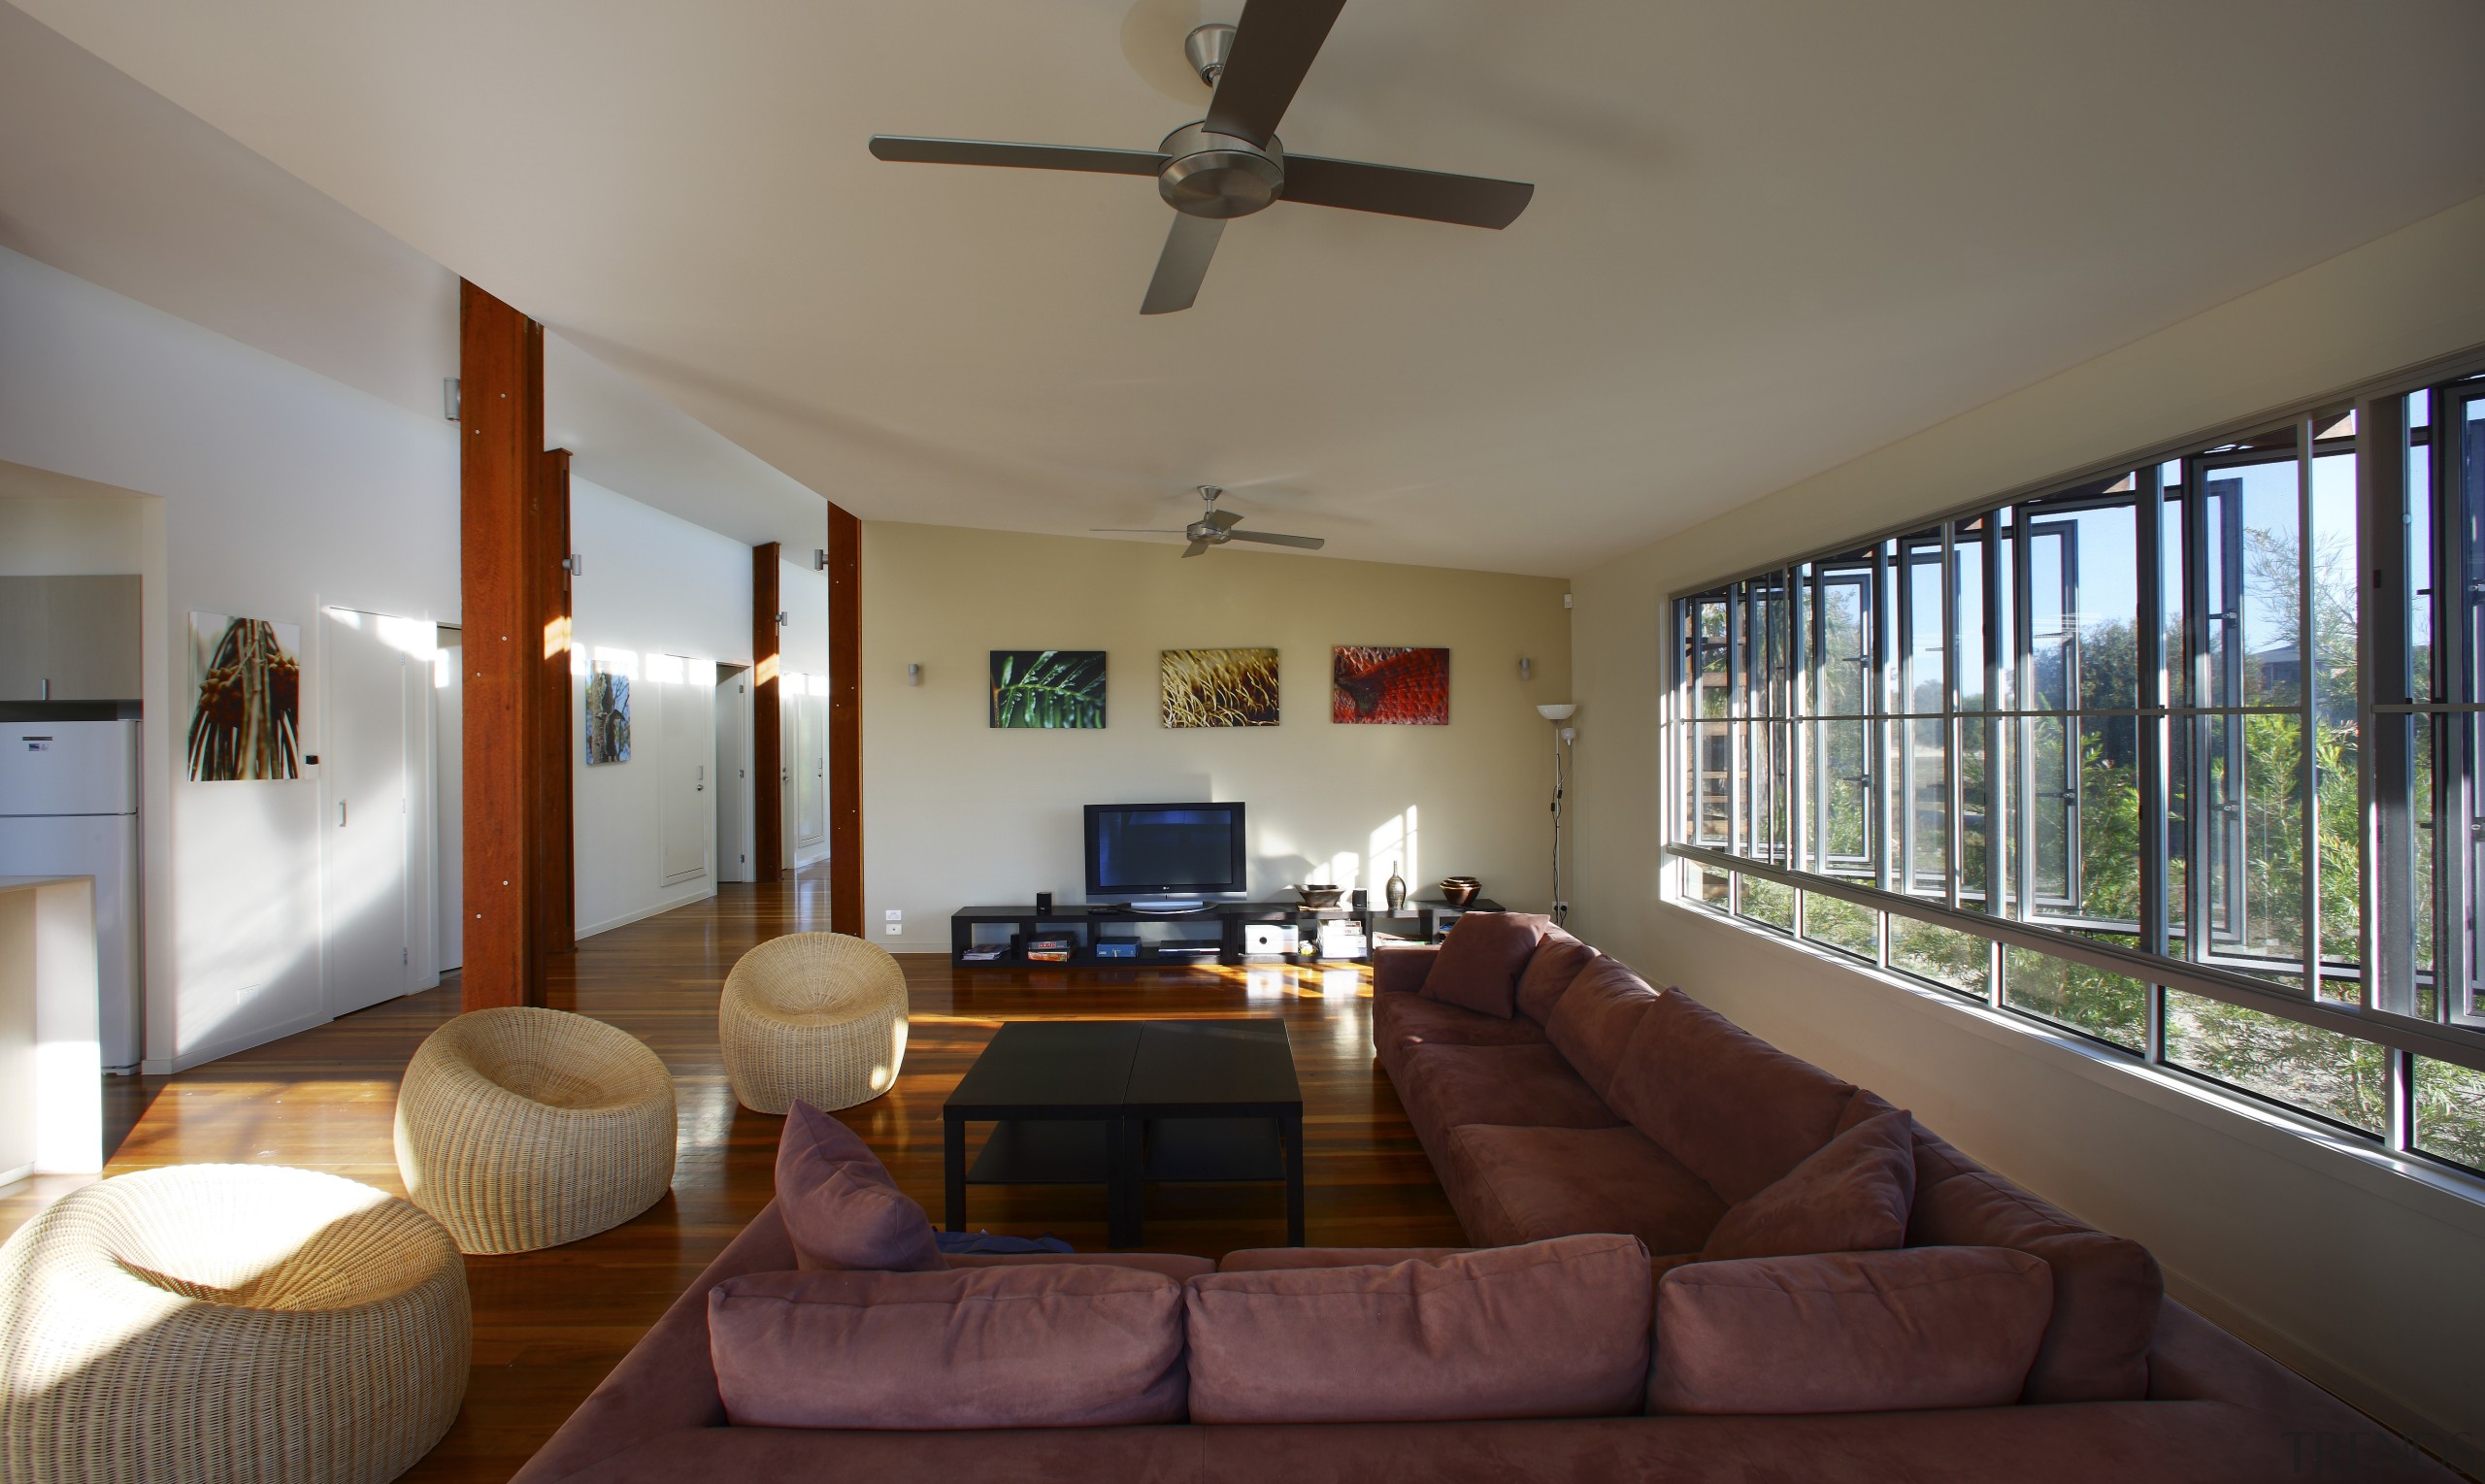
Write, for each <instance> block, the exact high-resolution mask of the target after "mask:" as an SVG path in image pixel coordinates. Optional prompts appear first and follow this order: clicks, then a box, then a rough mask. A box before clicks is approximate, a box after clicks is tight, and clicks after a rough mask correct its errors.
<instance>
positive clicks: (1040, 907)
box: [1036, 891, 1052, 912]
mask: <svg viewBox="0 0 2485 1484" xmlns="http://www.w3.org/2000/svg"><path fill="white" fill-rule="evenodd" d="M1036 910H1037V911H1039V912H1049V911H1051V910H1052V893H1050V892H1048V891H1040V892H1038V893H1036Z"/></svg>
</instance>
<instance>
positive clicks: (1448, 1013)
mask: <svg viewBox="0 0 2485 1484" xmlns="http://www.w3.org/2000/svg"><path fill="white" fill-rule="evenodd" d="M1372 1041H1373V1045H1374V1046H1375V1048H1376V1049H1377V1050H1378V1051H1379V1053H1380V1062H1381V1065H1382V1066H1384V1067H1386V1068H1388V1069H1389V1074H1390V1075H1391V1076H1393V1077H1394V1076H1396V1075H1397V1074H1398V1057H1399V1055H1400V1053H1402V1052H1404V1051H1406V1050H1407V1049H1408V1048H1409V1047H1412V1046H1426V1045H1435V1044H1442V1045H1452V1046H1541V1045H1543V1044H1544V1043H1545V1042H1544V1032H1543V1029H1542V1028H1541V1027H1540V1026H1538V1025H1537V1024H1536V1023H1535V1022H1533V1021H1528V1020H1518V1019H1510V1020H1503V1019H1500V1018H1498V1017H1496V1016H1492V1015H1479V1014H1477V1013H1475V1012H1474V1010H1462V1009H1460V1008H1459V1007H1458V1006H1455V1005H1443V1004H1441V1002H1440V1001H1439V1000H1427V999H1425V998H1424V997H1422V996H1421V995H1375V996H1373V999H1372Z"/></svg>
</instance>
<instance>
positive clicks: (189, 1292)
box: [0, 1165, 472, 1484]
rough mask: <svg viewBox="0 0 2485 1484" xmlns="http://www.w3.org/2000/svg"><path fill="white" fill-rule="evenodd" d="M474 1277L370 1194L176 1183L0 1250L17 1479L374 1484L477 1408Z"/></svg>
mask: <svg viewBox="0 0 2485 1484" xmlns="http://www.w3.org/2000/svg"><path fill="white" fill-rule="evenodd" d="M471 1326H472V1319H471V1317H470V1313H469V1310H468V1308H467V1299H466V1265H465V1263H464V1261H463V1260H462V1259H460V1258H459V1257H458V1255H457V1246H456V1244H455V1243H454V1242H452V1241H450V1240H449V1237H448V1234H447V1232H444V1231H442V1230H441V1227H440V1223H439V1222H436V1221H434V1220H432V1219H431V1218H430V1217H429V1216H426V1215H424V1214H423V1213H422V1212H421V1211H418V1210H416V1209H414V1207H413V1206H411V1205H409V1204H406V1203H405V1202H403V1201H400V1200H398V1199H397V1198H396V1197H394V1196H391V1195H388V1194H386V1193H385V1192H382V1191H377V1190H374V1189H372V1188H371V1187H370V1186H368V1185H360V1184H356V1183H355V1182H354V1181H351V1180H346V1179H340V1178H338V1177H337V1176H335V1175H331V1174H320V1173H318V1172H316V1171H309V1170H286V1169H283V1168H282V1167H280V1166H274V1165H180V1166H175V1167H173V1168H171V1169H166V1170H148V1171H139V1172H137V1173H134V1174H125V1175H121V1176H118V1177H117V1178H115V1179H110V1180H105V1181H102V1182H101V1183H99V1184H95V1185H89V1186H86V1187H84V1188H83V1189H81V1190H76V1191H72V1192H71V1193H69V1194H68V1195H66V1196H63V1197H62V1198H60V1200H58V1201H57V1202H55V1203H53V1204H51V1205H50V1207H48V1208H47V1209H45V1210H44V1211H43V1212H42V1213H41V1214H39V1215H37V1216H36V1217H35V1218H34V1220H32V1221H30V1222H28V1223H27V1224H26V1225H25V1226H23V1227H21V1228H19V1229H18V1230H17V1234H16V1235H15V1236H13V1237H10V1238H9V1241H8V1244H7V1245H6V1246H5V1247H0V1478H7V1479H11V1480H18V1481H30V1484H35V1481H39V1484H52V1481H64V1484H65V1481H81V1484H83V1481H93V1484H105V1481H113V1484H120V1481H124V1480H141V1479H143V1480H146V1481H148V1484H187V1481H193V1480H195V1481H200V1484H208V1481H215V1484H225V1481H229V1480H242V1479H247V1480H249V1481H251V1484H293V1481H299V1484H378V1481H380V1480H383V1479H393V1478H395V1477H396V1476H397V1475H398V1474H400V1473H403V1472H405V1471H406V1469H407V1468H410V1467H411V1466H412V1465H413V1464H414V1461H415V1460H416V1459H419V1458H421V1457H422V1456H423V1455H424V1454H425V1453H427V1452H429V1451H431V1446H432V1444H434V1443H436V1442H438V1441H439V1440H440V1435H442V1434H443V1433H446V1432H447V1431H448V1425H449V1423H450V1422H451V1421H453V1420H454V1419H455V1418H456V1416H457V1406H458V1403H459V1402H461V1401H462V1400H464V1398H465V1395H466V1374H467V1364H468V1360H467V1354H468V1341H469V1336H470V1335H471V1333H472V1331H471Z"/></svg>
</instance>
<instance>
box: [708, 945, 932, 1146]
mask: <svg viewBox="0 0 2485 1484" xmlns="http://www.w3.org/2000/svg"><path fill="white" fill-rule="evenodd" d="M716 1039H717V1041H718V1043H719V1044H721V1045H722V1047H723V1048H724V1053H725V1074H726V1075H727V1076H729V1077H731V1078H732V1079H733V1084H734V1096H735V1097H737V1098H739V1099H741V1100H742V1104H743V1106H745V1107H747V1108H752V1109H755V1110H756V1111H759V1112H762V1113H781V1112H783V1111H785V1109H786V1108H788V1107H790V1106H792V1105H793V1102H794V1100H795V1099H797V1098H800V1099H801V1100H803V1101H804V1102H805V1103H808V1104H810V1105H812V1106H813V1107H816V1108H839V1107H852V1106H853V1105H855V1104H857V1103H868V1102H870V1101H871V1100H872V1099H874V1098H877V1097H878V1096H879V1095H880V1094H882V1093H884V1092H887V1091H888V1090H889V1089H890V1088H892V1087H895V1086H896V1085H897V1071H898V1068H899V1066H900V1065H901V1064H903V1063H904V1062H905V1061H906V976H905V974H904V973H901V972H900V971H899V969H898V967H897V960H895V959H893V958H891V957H889V956H888V954H887V953H885V952H883V951H881V950H880V949H879V948H878V947H875V946H874V945H872V944H870V943H867V942H865V941H864V940H861V939H859V938H856V937H854V936H852V935H851V934H846V933H793V934H788V935H787V936H785V937H783V938H772V939H770V940H768V941H766V942H764V943H761V944H760V945H759V946H758V947H756V948H753V949H751V950H750V951H749V952H748V953H746V954H744V955H743V956H742V961H741V962H740V963H737V964H735V965H734V972H733V973H730V974H727V975H726V976H725V993H724V998H723V999H722V1000H721V1001H719V1002H718V1004H717V1006H716Z"/></svg>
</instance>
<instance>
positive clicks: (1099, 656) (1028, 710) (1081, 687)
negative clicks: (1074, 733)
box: [992, 649, 1105, 730]
mask: <svg viewBox="0 0 2485 1484" xmlns="http://www.w3.org/2000/svg"><path fill="white" fill-rule="evenodd" d="M1104 724H1105V651H1104V650H1102V649H995V650H993V651H992V725H994V726H996V727H1046V728H1072V729H1077V730H1091V729H1093V728H1097V727H1101V726H1103V725H1104Z"/></svg>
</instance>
